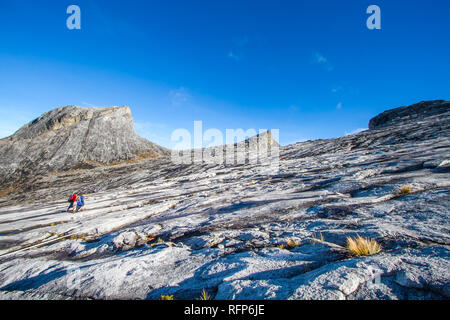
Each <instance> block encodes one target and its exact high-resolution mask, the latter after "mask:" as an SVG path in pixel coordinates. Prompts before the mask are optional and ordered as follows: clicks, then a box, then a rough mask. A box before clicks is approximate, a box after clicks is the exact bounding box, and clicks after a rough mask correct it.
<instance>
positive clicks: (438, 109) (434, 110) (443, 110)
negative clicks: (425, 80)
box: [369, 100, 450, 129]
mask: <svg viewBox="0 0 450 320" xmlns="http://www.w3.org/2000/svg"><path fill="white" fill-rule="evenodd" d="M438 115H442V116H443V117H448V116H449V115H450V102H449V101H444V100H434V101H422V102H419V103H416V104H413V105H411V106H404V107H399V108H395V109H391V110H387V111H384V112H383V113H380V114H379V115H377V116H376V117H374V118H372V119H371V120H370V121H369V129H379V128H383V127H388V126H392V125H400V124H405V123H410V122H413V121H421V120H424V119H426V118H428V117H432V116H438Z"/></svg>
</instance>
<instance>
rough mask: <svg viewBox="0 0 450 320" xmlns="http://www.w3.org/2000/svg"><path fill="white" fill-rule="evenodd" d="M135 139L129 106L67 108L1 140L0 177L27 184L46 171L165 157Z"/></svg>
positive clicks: (160, 149) (164, 151)
mask: <svg viewBox="0 0 450 320" xmlns="http://www.w3.org/2000/svg"><path fill="white" fill-rule="evenodd" d="M168 154H169V151H168V150H167V149H165V148H163V147H160V146H158V145H156V144H154V143H151V142H150V141H148V140H146V139H144V138H142V137H140V136H139V135H137V134H136V132H135V131H134V129H133V118H132V116H131V111H130V108H129V107H104V108H85V107H77V106H67V107H61V108H57V109H54V110H52V111H49V112H47V113H45V114H43V115H42V116H40V117H39V118H37V119H35V120H34V121H32V122H30V123H28V124H26V125H24V126H23V127H22V128H20V129H19V130H18V131H17V132H16V133H14V134H13V135H12V136H10V137H7V138H4V139H1V140H0V158H1V167H0V177H1V179H2V180H3V181H9V180H12V181H17V179H19V178H20V179H22V180H26V179H28V178H29V177H30V176H34V175H36V174H42V173H45V172H58V171H68V170H72V169H79V168H92V167H95V166H101V165H108V164H112V163H119V162H123V161H129V160H136V159H142V158H148V157H160V156H165V155H168Z"/></svg>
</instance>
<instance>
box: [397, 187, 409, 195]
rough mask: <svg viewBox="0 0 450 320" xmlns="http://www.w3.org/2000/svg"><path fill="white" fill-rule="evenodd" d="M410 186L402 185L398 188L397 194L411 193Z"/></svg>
mask: <svg viewBox="0 0 450 320" xmlns="http://www.w3.org/2000/svg"><path fill="white" fill-rule="evenodd" d="M411 190H412V188H411V187H410V186H403V187H401V188H400V192H399V193H398V195H399V196H406V195H407V194H410V193H411Z"/></svg>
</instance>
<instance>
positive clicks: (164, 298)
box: [159, 295, 173, 300]
mask: <svg viewBox="0 0 450 320" xmlns="http://www.w3.org/2000/svg"><path fill="white" fill-rule="evenodd" d="M159 300H173V295H170V296H169V295H167V296H161V297H160V298H159Z"/></svg>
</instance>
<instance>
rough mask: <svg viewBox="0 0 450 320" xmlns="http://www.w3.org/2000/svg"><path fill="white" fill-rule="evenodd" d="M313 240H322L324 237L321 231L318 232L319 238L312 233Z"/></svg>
mask: <svg viewBox="0 0 450 320" xmlns="http://www.w3.org/2000/svg"><path fill="white" fill-rule="evenodd" d="M312 238H313V241H314V242H324V241H325V238H324V237H323V235H322V232H320V238H317V237H316V235H315V234H313V235H312Z"/></svg>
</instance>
